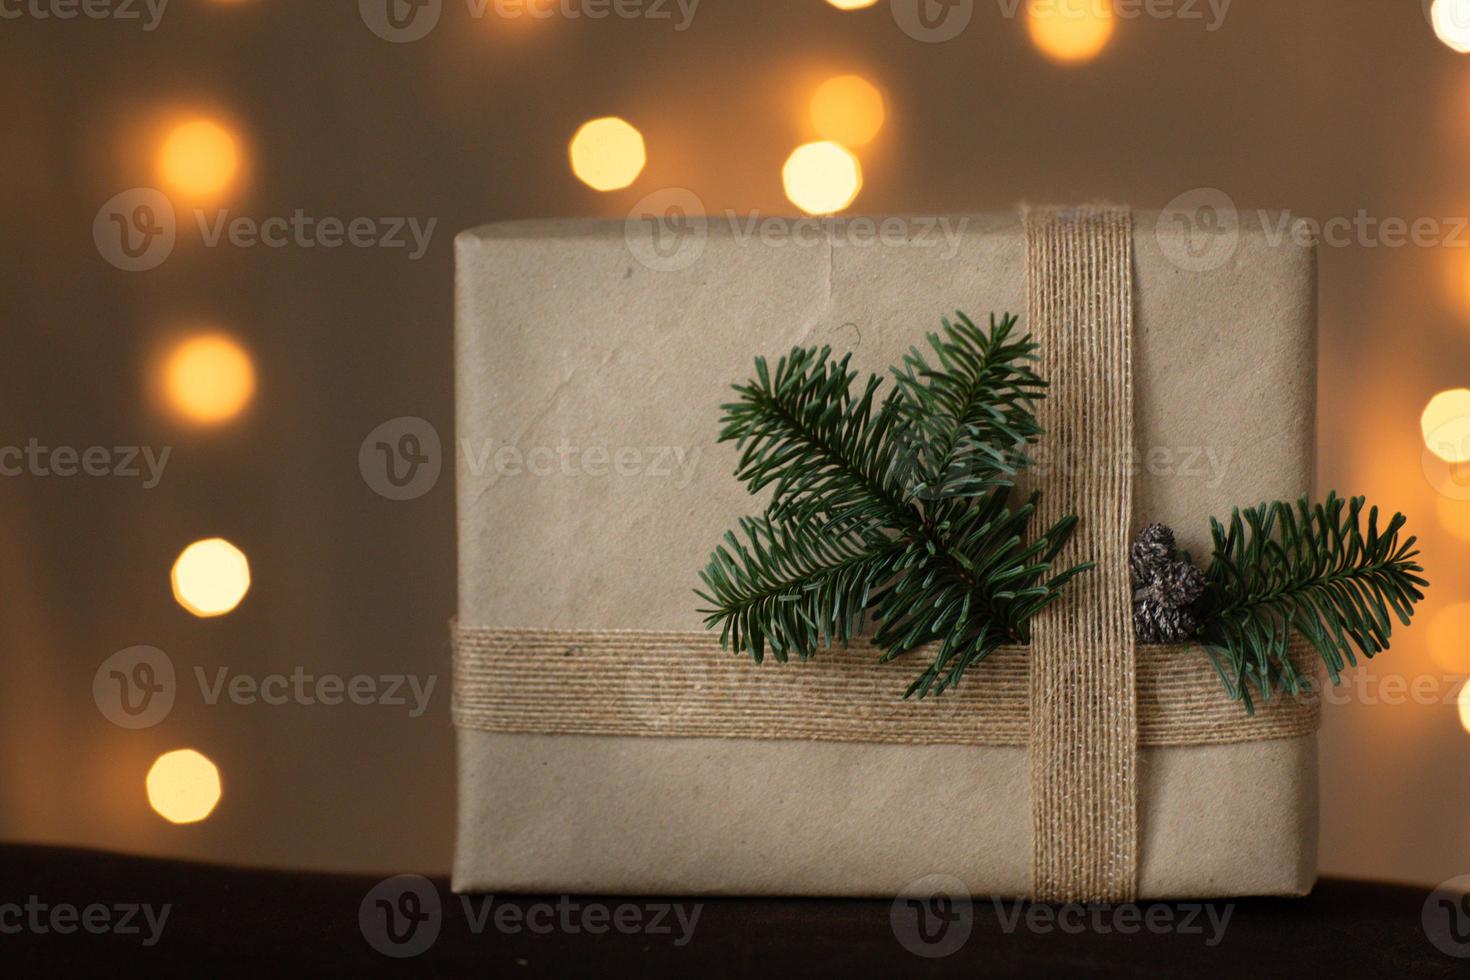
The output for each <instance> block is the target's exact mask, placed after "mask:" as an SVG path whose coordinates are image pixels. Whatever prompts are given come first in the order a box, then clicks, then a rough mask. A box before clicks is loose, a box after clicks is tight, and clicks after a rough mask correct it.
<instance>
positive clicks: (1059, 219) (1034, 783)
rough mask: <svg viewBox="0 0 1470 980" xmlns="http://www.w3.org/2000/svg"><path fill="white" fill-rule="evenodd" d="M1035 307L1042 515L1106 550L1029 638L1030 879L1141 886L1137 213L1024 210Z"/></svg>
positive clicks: (1039, 889)
mask: <svg viewBox="0 0 1470 980" xmlns="http://www.w3.org/2000/svg"><path fill="white" fill-rule="evenodd" d="M1025 221H1026V251H1027V281H1028V296H1027V303H1028V311H1027V313H1028V317H1027V319H1028V321H1029V324H1030V330H1031V333H1032V335H1033V337H1034V338H1035V339H1036V340H1037V341H1039V342H1040V344H1041V349H1040V352H1039V354H1040V358H1041V364H1040V373H1041V375H1042V376H1043V377H1045V378H1047V379H1048V380H1049V381H1050V382H1051V387H1050V388H1049V389H1048V392H1047V397H1046V399H1045V400H1044V401H1043V402H1042V403H1041V404H1040V406H1039V418H1040V421H1041V423H1042V424H1043V425H1044V426H1045V427H1046V435H1045V436H1044V437H1043V438H1042V442H1041V444H1040V446H1039V447H1038V452H1037V464H1038V465H1037V469H1036V471H1035V472H1036V474H1037V476H1038V477H1039V481H1040V483H1041V485H1042V486H1043V488H1044V492H1043V494H1042V497H1041V503H1040V506H1039V508H1038V512H1037V514H1036V524H1037V526H1038V527H1043V528H1044V527H1049V526H1050V525H1051V524H1053V523H1055V522H1056V521H1058V520H1060V519H1061V518H1062V517H1064V516H1065V515H1067V514H1070V513H1075V514H1076V515H1077V516H1078V518H1079V522H1078V525H1077V532H1076V535H1075V536H1074V537H1073V539H1072V541H1071V542H1070V543H1069V544H1068V546H1067V547H1066V548H1065V549H1064V550H1063V551H1062V553H1061V555H1060V557H1059V558H1058V564H1059V566H1060V567H1066V566H1069V565H1071V564H1073V563H1075V562H1078V561H1093V562H1096V563H1097V568H1096V570H1095V571H1093V572H1091V573H1090V574H1087V575H1082V576H1079V577H1077V578H1075V579H1073V580H1072V581H1071V583H1069V585H1068V587H1067V590H1068V594H1067V597H1066V599H1065V601H1063V602H1060V603H1057V604H1054V605H1053V606H1052V607H1051V608H1050V609H1048V610H1046V611H1045V612H1044V613H1043V614H1042V615H1041V616H1040V617H1039V618H1038V619H1037V620H1036V622H1035V623H1034V625H1033V631H1032V637H1031V679H1030V686H1031V695H1030V696H1031V794H1032V821H1033V831H1034V841H1035V844H1034V848H1035V849H1034V853H1033V856H1032V876H1033V881H1032V893H1033V895H1034V897H1036V898H1037V899H1041V900H1043V901H1084V902H1085V901H1096V902H1125V901H1131V900H1132V899H1133V898H1134V897H1135V895H1136V890H1137V877H1138V705H1137V700H1136V696H1135V683H1136V679H1135V664H1134V650H1133V625H1132V616H1131V597H1130V583H1129V578H1128V559H1127V555H1128V537H1129V533H1130V523H1131V516H1132V503H1133V483H1132V475H1131V459H1132V452H1133V377H1132V341H1133V221H1132V216H1131V214H1130V213H1129V212H1128V211H1127V210H1126V209H1112V208H1094V207H1083V208H1075V209H1066V210H1056V209H1028V210H1027V212H1026V215H1025Z"/></svg>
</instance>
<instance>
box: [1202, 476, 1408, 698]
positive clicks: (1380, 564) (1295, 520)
mask: <svg viewBox="0 0 1470 980" xmlns="http://www.w3.org/2000/svg"><path fill="white" fill-rule="evenodd" d="M1363 505H1364V499H1363V498H1362V497H1354V498H1353V499H1352V500H1351V501H1345V500H1343V499H1342V498H1341V497H1338V496H1337V494H1336V493H1332V494H1329V495H1328V497H1327V501H1326V503H1322V504H1317V505H1316V506H1311V505H1309V504H1308V501H1307V498H1306V497H1303V498H1301V500H1299V501H1298V502H1297V504H1296V506H1295V507H1294V508H1293V506H1292V505H1291V504H1288V503H1284V502H1281V501H1277V502H1276V503H1271V504H1261V505H1260V506H1257V507H1251V508H1247V509H1246V510H1243V511H1242V510H1236V511H1235V512H1234V514H1233V515H1232V516H1231V519H1230V524H1229V526H1228V527H1225V526H1222V525H1221V524H1220V523H1219V522H1218V521H1214V520H1212V521H1211V522H1210V525H1211V533H1212V536H1213V538H1214V555H1213V558H1212V560H1211V562H1210V567H1209V568H1208V569H1207V570H1206V572H1205V581H1206V593H1205V596H1204V599H1203V600H1202V603H1201V613H1202V615H1201V621H1202V625H1201V627H1200V630H1199V633H1198V634H1197V635H1198V639H1199V640H1200V642H1201V643H1202V644H1203V645H1204V647H1205V650H1206V651H1207V652H1208V653H1209V655H1210V659H1211V660H1212V661H1213V662H1214V664H1215V669H1216V670H1217V671H1219V673H1220V677H1221V679H1222V680H1223V681H1224V682H1225V687H1226V689H1227V690H1228V691H1229V692H1230V695H1231V697H1233V698H1236V699H1239V700H1241V701H1243V702H1244V703H1245V706H1246V710H1247V711H1253V710H1254V706H1253V702H1252V696H1251V689H1252V688H1254V689H1255V691H1256V692H1257V693H1259V694H1260V695H1261V697H1262V698H1263V699H1269V698H1270V697H1271V695H1272V693H1273V692H1275V691H1281V692H1284V693H1287V694H1292V695H1299V694H1302V693H1305V692H1306V691H1308V690H1309V688H1310V685H1309V682H1308V678H1305V677H1303V676H1301V674H1300V673H1299V672H1298V671H1297V669H1296V667H1295V665H1293V664H1292V662H1291V660H1290V658H1289V657H1288V656H1287V644H1288V642H1289V640H1290V636H1291V633H1292V631H1293V630H1295V631H1296V632H1299V633H1301V635H1302V636H1304V637H1306V638H1307V640H1309V641H1310V642H1311V644H1312V646H1314V647H1315V648H1316V650H1317V652H1318V654H1320V655H1321V657H1322V661H1323V663H1325V664H1326V665H1327V673H1328V675H1329V676H1330V677H1331V679H1332V682H1333V683H1334V684H1336V683H1338V680H1339V677H1340V675H1341V673H1342V671H1343V669H1344V668H1345V667H1346V666H1347V665H1349V664H1351V665H1356V664H1357V653H1361V654H1362V655H1363V656H1364V657H1367V658H1372V657H1373V656H1374V655H1375V654H1377V653H1380V652H1382V651H1383V650H1386V649H1388V641H1389V635H1390V634H1391V633H1392V631H1393V620H1394V619H1397V620H1398V621H1399V622H1400V623H1402V624H1403V625H1404V626H1408V625H1409V620H1410V617H1412V616H1413V614H1414V604H1415V603H1416V602H1418V601H1420V600H1421V599H1423V598H1424V593H1423V592H1422V591H1421V590H1422V589H1424V588H1426V587H1427V586H1428V585H1429V583H1428V582H1427V581H1425V580H1424V579H1423V578H1421V577H1420V574H1419V573H1421V572H1423V571H1424V569H1423V568H1422V567H1420V566H1419V564H1418V563H1417V562H1416V561H1415V559H1416V558H1417V557H1418V555H1419V552H1418V551H1417V550H1416V549H1415V548H1414V544H1415V541H1416V539H1415V538H1413V537H1410V538H1408V539H1407V540H1405V541H1402V542H1400V540H1399V531H1400V530H1401V529H1402V528H1403V526H1404V523H1405V520H1404V516H1403V515H1402V514H1394V516H1393V519H1392V520H1390V521H1389V522H1388V526H1387V527H1384V528H1382V529H1380V528H1379V526H1378V508H1377V507H1374V508H1372V509H1371V510H1370V511H1369V512H1368V526H1367V529H1366V531H1365V530H1364V529H1363V526H1362V517H1363Z"/></svg>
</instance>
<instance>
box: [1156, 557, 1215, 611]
mask: <svg viewBox="0 0 1470 980" xmlns="http://www.w3.org/2000/svg"><path fill="white" fill-rule="evenodd" d="M1149 592H1150V598H1152V599H1154V600H1156V601H1157V602H1158V604H1159V605H1161V606H1163V607H1164V608H1166V609H1184V608H1186V607H1188V606H1191V605H1193V604H1194V603H1195V602H1196V601H1198V600H1199V597H1200V596H1202V595H1204V594H1205V573H1204V572H1201V571H1200V570H1199V569H1198V568H1196V567H1195V566H1194V564H1193V563H1192V562H1187V561H1176V562H1173V563H1172V564H1170V565H1169V566H1168V567H1167V568H1165V569H1163V570H1162V571H1161V572H1159V573H1158V574H1157V575H1156V576H1154V581H1153V585H1152V587H1151V588H1150V589H1149Z"/></svg>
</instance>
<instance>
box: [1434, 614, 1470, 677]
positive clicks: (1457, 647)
mask: <svg viewBox="0 0 1470 980" xmlns="http://www.w3.org/2000/svg"><path fill="white" fill-rule="evenodd" d="M1428 639H1429V656H1430V657H1431V658H1433V660H1434V662H1435V663H1436V664H1438V665H1439V666H1440V667H1442V668H1443V669H1445V670H1447V671H1450V672H1451V673H1457V674H1459V673H1470V602H1457V603H1455V604H1453V605H1450V606H1446V607H1444V608H1443V609H1441V610H1439V611H1438V612H1436V613H1435V614H1434V615H1433V616H1431V617H1430V619H1429V637H1428Z"/></svg>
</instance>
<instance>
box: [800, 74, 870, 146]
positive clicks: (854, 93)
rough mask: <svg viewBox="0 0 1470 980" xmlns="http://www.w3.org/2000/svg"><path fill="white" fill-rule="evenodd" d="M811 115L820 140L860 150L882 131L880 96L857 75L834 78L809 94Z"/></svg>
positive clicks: (865, 80) (868, 83)
mask: <svg viewBox="0 0 1470 980" xmlns="http://www.w3.org/2000/svg"><path fill="white" fill-rule="evenodd" d="M811 115H812V126H813V127H814V128H815V129H816V131H817V135H818V136H820V137H822V139H824V140H832V141H834V142H836V143H841V144H842V145H843V146H864V145H866V144H868V143H871V142H872V141H873V137H875V136H877V135H878V131H879V130H880V129H882V128H883V120H884V118H885V117H886V111H885V109H884V106H883V93H882V92H880V91H878V88H877V86H875V85H874V84H873V83H872V82H870V81H868V80H867V79H866V78H863V77H862V76H861V75H838V76H837V77H835V78H829V79H827V80H826V81H825V82H823V83H822V84H821V85H819V86H818V87H817V90H816V92H814V93H812V104H811Z"/></svg>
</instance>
